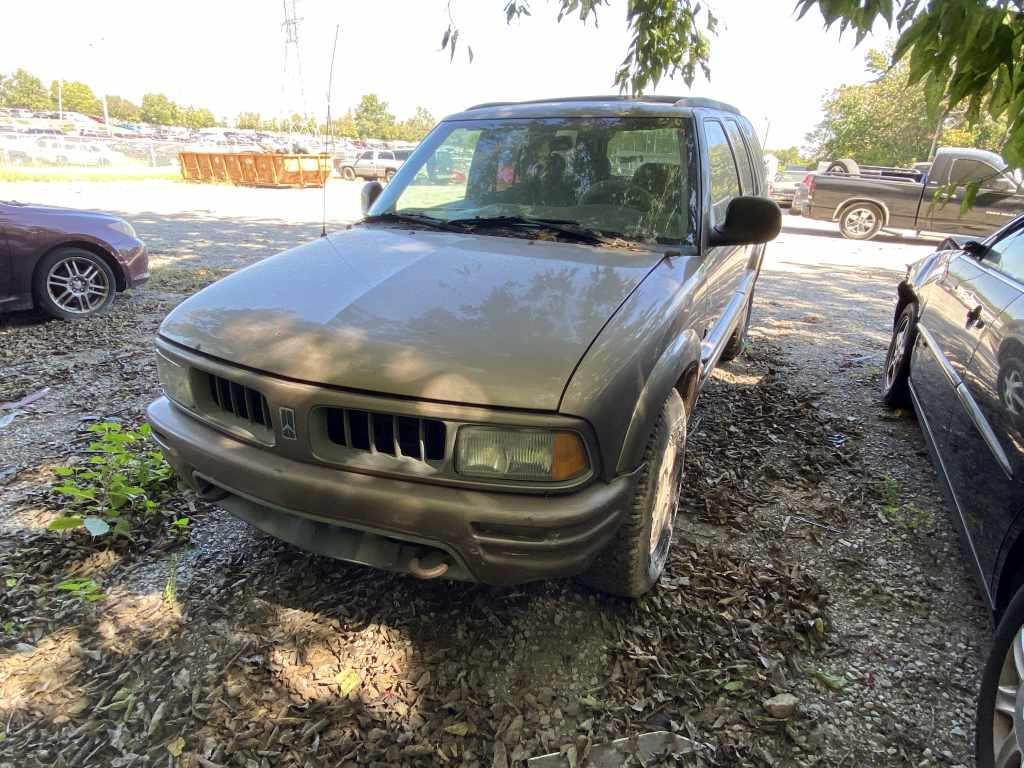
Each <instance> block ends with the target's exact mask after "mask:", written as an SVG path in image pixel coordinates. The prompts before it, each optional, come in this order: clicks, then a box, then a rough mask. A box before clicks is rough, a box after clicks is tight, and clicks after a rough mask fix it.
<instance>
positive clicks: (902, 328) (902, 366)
mask: <svg viewBox="0 0 1024 768" xmlns="http://www.w3.org/2000/svg"><path fill="white" fill-rule="evenodd" d="M916 340H917V304H915V303H913V302H911V303H910V304H907V306H905V307H904V308H903V311H902V312H900V316H899V317H897V318H896V323H895V325H893V329H892V340H891V341H890V342H889V351H888V352H887V353H886V355H885V366H884V367H883V369H882V401H883V402H884V403H885V404H886V405H887V406H889V407H890V408H906V407H908V406H910V353H911V351H912V350H913V349H914V342H915V341H916Z"/></svg>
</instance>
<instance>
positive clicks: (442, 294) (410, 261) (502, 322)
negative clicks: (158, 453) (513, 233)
mask: <svg viewBox="0 0 1024 768" xmlns="http://www.w3.org/2000/svg"><path fill="white" fill-rule="evenodd" d="M661 258H662V254H661V253H659V252H657V251H653V250H640V249H634V250H628V249H621V248H602V247H594V246H588V245H579V244H574V243H561V242H548V241H542V240H526V239H519V238H509V237H493V236H486V235H467V234H455V233H447V232H435V231H422V230H417V231H411V230H407V229H401V228H391V227H380V226H374V227H370V226H358V227H355V228H353V229H350V230H348V231H346V232H343V233H341V234H338V235H333V236H331V237H328V238H323V239H320V240H317V241H315V242H312V243H309V244H307V245H304V246H300V247H299V248H295V249H293V250H290V251H286V252H285V253H282V254H279V255H278V256H275V257H273V258H270V259H267V260H265V261H262V262H260V263H258V264H255V265H253V266H251V267H248V268H247V269H244V270H242V271H240V272H236V273H235V274H233V275H231V276H229V277H227V278H225V279H223V280H221V281H220V282H218V283H215V284H214V285H211V286H210V287H208V288H206V289H205V290H203V291H201V292H199V293H198V294H196V295H195V296H192V297H191V298H189V299H188V300H186V301H185V302H183V303H182V304H180V305H179V306H178V307H177V308H176V309H175V310H174V311H173V312H171V314H170V315H168V317H167V318H166V320H164V323H163V325H162V326H161V328H160V334H161V335H162V336H163V337H164V338H166V339H168V340H170V341H173V342H176V343H178V344H181V345H183V346H185V347H188V348H191V349H194V350H197V351H199V352H202V353H204V354H207V355H211V356H213V357H216V358H220V359H222V360H225V361H228V362H232V363H237V364H240V365H244V366H247V367H249V368H254V369H257V370H260V371H266V372H268V373H272V374H277V375H280V376H286V377H289V378H292V379H298V380H301V381H307V382H313V383H319V384H327V385H332V386H338V387H345V388H351V389H359V390H365V391H369V392H379V393H385V394H391V395H399V396H405V397H413V398H421V399H429V400H439V401H446V402H455V403H466V404H474V405H495V406H506V407H515V408H528V409H539V410H556V409H557V408H558V403H559V400H560V399H561V396H562V391H563V390H564V388H565V385H566V383H567V382H568V379H569V376H570V375H571V374H572V372H573V370H574V369H575V367H576V364H577V362H578V361H579V360H580V358H581V357H582V356H583V354H584V353H585V352H586V350H587V348H588V347H589V346H590V343H591V342H592V341H593V339H594V338H595V336H596V335H597V334H598V332H600V330H601V328H602V327H603V326H604V324H605V323H606V322H607V320H608V318H609V317H611V315H612V314H613V313H614V312H615V310H616V309H617V308H618V307H619V305H620V304H622V302H623V301H624V300H625V298H626V297H627V296H628V295H629V294H630V292H631V291H632V290H633V289H634V288H635V287H636V285H637V284H638V283H639V282H640V281H641V280H643V278H644V277H645V276H646V274H647V273H648V272H649V271H650V270H651V269H652V268H653V267H654V266H655V265H656V264H657V263H658V262H659V261H660V260H661Z"/></svg>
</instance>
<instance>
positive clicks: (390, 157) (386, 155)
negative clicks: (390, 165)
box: [380, 152, 395, 160]
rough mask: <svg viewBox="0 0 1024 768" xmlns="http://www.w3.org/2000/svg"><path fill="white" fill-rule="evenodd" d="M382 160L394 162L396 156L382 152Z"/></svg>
mask: <svg viewBox="0 0 1024 768" xmlns="http://www.w3.org/2000/svg"><path fill="white" fill-rule="evenodd" d="M380 159H381V160H394V159H395V155H394V153H393V152H381V153H380Z"/></svg>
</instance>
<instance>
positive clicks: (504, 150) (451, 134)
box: [370, 117, 697, 243]
mask: <svg viewBox="0 0 1024 768" xmlns="http://www.w3.org/2000/svg"><path fill="white" fill-rule="evenodd" d="M690 126H691V124H690V121H689V120H683V119H678V118H620V117H610V118H607V117H580V118H544V119H508V120H487V121H463V122H457V123H455V122H453V123H442V124H441V126H439V127H438V129H437V130H436V131H434V133H433V134H431V136H429V137H428V138H427V139H426V141H425V142H424V145H423V146H422V147H421V148H420V149H419V150H418V151H417V152H416V153H415V154H414V155H413V157H412V158H411V159H410V160H409V161H408V162H407V163H406V164H405V166H404V167H403V168H402V170H401V172H400V174H399V176H398V177H397V178H396V179H395V181H394V182H393V183H392V184H391V185H390V186H389V188H388V189H387V190H385V192H384V193H383V194H382V195H381V196H380V198H379V199H378V200H377V202H376V203H375V204H374V206H373V208H372V209H371V211H370V214H371V216H380V215H385V214H400V215H403V216H409V217H413V216H416V217H429V218H430V219H434V220H437V221H438V222H450V221H459V222H466V221H467V220H472V221H480V222H481V223H483V222H486V221H488V220H493V221H494V222H495V223H496V224H497V223H500V222H501V221H505V222H508V221H509V220H511V219H529V220H531V221H537V220H548V221H557V222H561V223H563V224H571V225H574V226H578V227H580V228H585V229H587V230H592V231H595V232H598V233H600V234H601V235H605V236H609V237H619V238H624V239H628V240H637V241H645V242H673V243H679V242H683V243H692V242H693V240H694V234H695V230H696V227H695V225H694V220H695V213H694V210H695V207H696V198H695V191H696V188H697V185H696V184H695V182H694V167H693V165H694V162H695V160H694V158H695V156H696V153H695V152H694V150H693V145H692V138H691V129H690Z"/></svg>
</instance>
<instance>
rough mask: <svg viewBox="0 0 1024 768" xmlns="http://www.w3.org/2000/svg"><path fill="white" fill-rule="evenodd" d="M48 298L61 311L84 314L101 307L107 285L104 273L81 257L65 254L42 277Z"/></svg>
mask: <svg viewBox="0 0 1024 768" xmlns="http://www.w3.org/2000/svg"><path fill="white" fill-rule="evenodd" d="M46 290H47V292H48V293H49V295H50V299H51V300H52V301H53V303H54V304H56V305H57V306H58V307H60V308H61V309H62V310H64V311H65V312H70V313H72V314H75V315H87V314H89V313H91V312H95V311H96V310H97V309H99V308H100V307H102V306H103V304H104V303H105V302H106V300H107V297H108V296H109V295H110V290H111V285H110V282H109V281H108V279H107V275H106V273H105V272H104V271H103V270H102V269H100V268H99V267H97V266H96V264H94V263H93V262H92V261H90V260H89V259H87V258H84V257H82V256H68V257H67V258H66V259H61V260H60V261H58V262H57V263H56V264H54V265H53V267H51V268H50V272H49V274H47V276H46Z"/></svg>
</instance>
